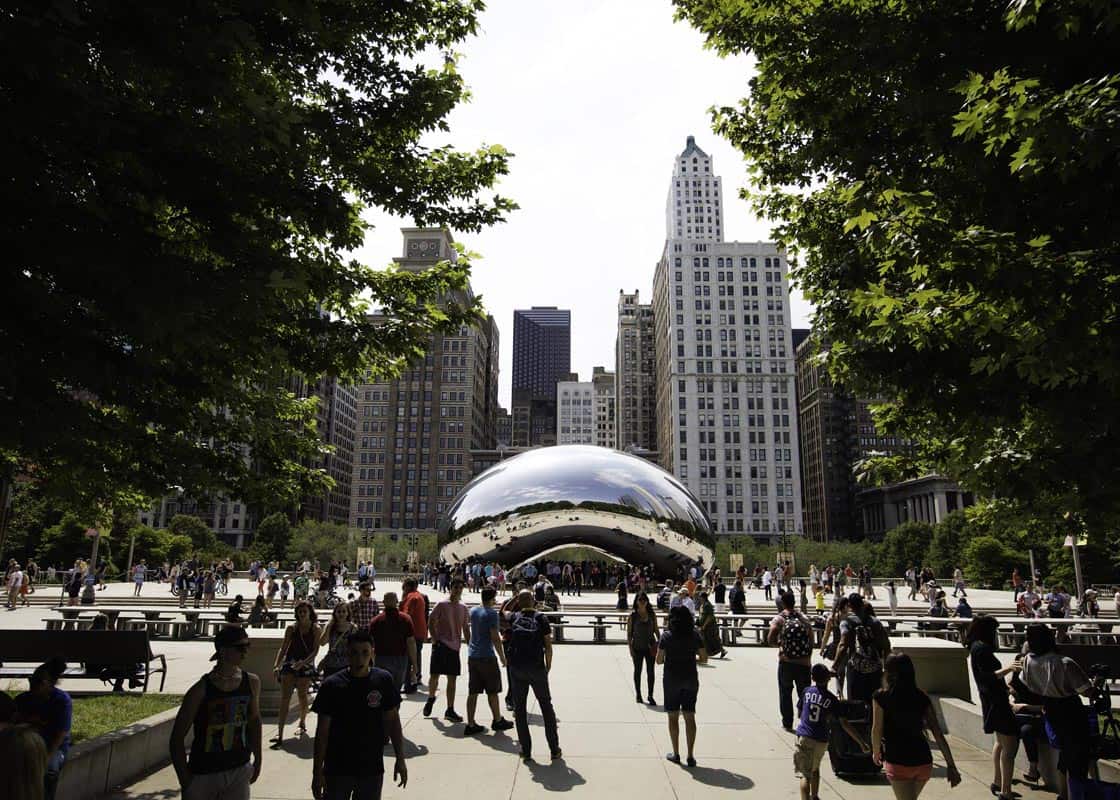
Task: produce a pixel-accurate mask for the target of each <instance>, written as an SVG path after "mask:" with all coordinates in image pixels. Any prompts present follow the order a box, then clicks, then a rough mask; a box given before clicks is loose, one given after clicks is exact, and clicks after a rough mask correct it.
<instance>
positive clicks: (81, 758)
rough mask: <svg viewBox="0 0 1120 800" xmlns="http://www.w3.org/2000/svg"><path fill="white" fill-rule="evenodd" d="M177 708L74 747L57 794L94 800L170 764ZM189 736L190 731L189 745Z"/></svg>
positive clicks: (73, 798) (70, 799) (81, 799)
mask: <svg viewBox="0 0 1120 800" xmlns="http://www.w3.org/2000/svg"><path fill="white" fill-rule="evenodd" d="M178 710H179V709H177V708H169V709H168V710H167V711H161V712H160V713H159V714H155V715H154V716H151V717H148V718H147V719H142V720H140V721H139V722H134V723H133V724H132V725H129V726H128V727H127V728H121V729H120V730H118V731H112V732H110V733H106V734H104V735H103V736H98V737H96V738H93V739H89V740H88V741H85V742H79V743H78V744H76V745H74V746H73V747H71V748H70V754H69V757H68V758H67V760H66V764H65V766H63V768H62V774H61V775H60V776H59V785H58V792H57V796H58V797H65V798H66V800H94V798H97V797H100V796H101V795H103V794H105V793H107V792H109V791H111V790H112V789H113V788H115V787H117V786H121V785H123V784H127V783H132V782H134V781H135V780H137V779H138V778H139V777H140V776H142V775H144V774H146V773H148V772H151V771H152V770H154V769H156V768H158V767H162V766H164V765H165V764H167V763H168V762H169V761H170V760H171V754H170V751H169V749H168V741H169V740H170V738H171V729H172V728H173V727H174V725H175V714H176V713H178ZM190 738H191V734H190V732H189V731H188V733H187V743H188V745H189V744H190Z"/></svg>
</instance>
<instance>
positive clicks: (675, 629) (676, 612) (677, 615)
mask: <svg viewBox="0 0 1120 800" xmlns="http://www.w3.org/2000/svg"><path fill="white" fill-rule="evenodd" d="M697 662H699V663H701V664H706V663H707V662H708V653H707V651H706V650H705V649H704V640H703V639H701V638H700V634H699V633H697V631H696V628H695V626H694V625H693V624H692V614H690V613H689V612H688V609H685V608H681V607H680V606H678V607H677V608H674V609H673V610H672V611H670V612H669V625H668V630H666V631H665V632H664V633H663V634H661V639H660V641H659V642H658V644H657V663H658V664H663V665H664V667H665V668H664V670H663V672H662V683H661V691H662V694H664V695H665V711H666V713H667V715H668V718H669V741H670V742H672V744H673V750H672V752H670V753H668V754H666V756H665V758H667V759H668V760H669V761H672V762H673V763H674V764H679V763H681V748H680V717H681V715H682V714H683V715H684V735H685V745H686V747H687V748H688V756H687V758H686V760H685V764H687V765H688V766H689V767H695V766H696V754H695V748H696V698H697V696H698V695H699V693H700V675H699V673H698V672H697V669H696V664H697Z"/></svg>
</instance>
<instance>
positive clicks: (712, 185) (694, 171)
mask: <svg viewBox="0 0 1120 800" xmlns="http://www.w3.org/2000/svg"><path fill="white" fill-rule="evenodd" d="M665 237H666V238H667V239H683V240H685V241H690V242H691V241H702V242H711V241H716V242H718V241H722V240H723V183H722V181H721V179H720V177H719V176H718V175H716V174H715V170H714V167H713V165H712V157H711V156H709V155H708V154H707V153H705V152H704V151H703V150H701V149H700V148H699V147H697V146H696V139H695V137H692V136H689V137H688V140H687V142H686V144H685V148H684V152H683V153H681V154H680V156H679V157H678V158H677V160H676V162H675V163H674V164H673V182H672V184H671V185H670V187H669V196H668V197H667V198H666V200H665Z"/></svg>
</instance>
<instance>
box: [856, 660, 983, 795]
mask: <svg viewBox="0 0 1120 800" xmlns="http://www.w3.org/2000/svg"><path fill="white" fill-rule="evenodd" d="M883 684H884V688H882V689H880V690H879V691H877V692H875V695H874V697H873V698H872V701H873V702H872V704H871V705H872V722H871V754H872V758H873V759H874V760H875V763H876V764H881V765H882V766H883V769H884V771H885V772H886V773H887V778H888V779H889V780H890V782H891V789H893V790H894V796H895V797H896V798H898V800H915V798H917V796H918V795H919V794H921V793H922V789H923V788H924V787H925V785H926V782H927V781H929V778H930V774H931V773H932V771H933V754H932V753H931V752H930V749H929V742H928V741H927V740H926V729H927V728H928V729H929V731H930V732H931V733H932V734H933V738H934V739H935V740H936V741H937V747H938V748H939V749H940V750H941V755H942V756H944V757H945V765H946V767H947V770H948V778H949V785H950V786H956V785H957V784H958V783H960V782H961V775H960V773H959V772H957V767H956V764H954V763H953V754H952V752H950V750H949V743H948V742H947V741H945V735H944V734H943V733H942V732H941V727H940V726H939V725H938V724H937V717H936V716H935V715H934V713H933V706H932V704H931V703H930V701H929V696H928V695H927V694H926V693H925V692H923V691H922V690H921V689H919V688H918V684H917V680H916V678H915V675H914V662H913V661H911V660H910V656H908V655H906V654H904V653H896V654H894V655H890V656H888V657H887V661H886V664H885V665H884V670H883Z"/></svg>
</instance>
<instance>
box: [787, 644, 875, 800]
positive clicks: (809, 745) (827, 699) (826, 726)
mask: <svg viewBox="0 0 1120 800" xmlns="http://www.w3.org/2000/svg"><path fill="white" fill-rule="evenodd" d="M833 677H835V676H834V675H833V673H832V671H831V670H830V669H829V668H828V667H827V666H826V665H824V664H814V665H813V671H812V678H813V682H812V683H811V684H809V686H807V687H805V691H804V692H802V693H801V718H800V720H799V721H798V723H797V729H796V730H795V731H794V732H795V733H796V734H797V746H796V747H795V748H794V751H793V770H794V772H795V773H796V774H797V776H798V777H799V778H800V779H801V800H810V798H814V797H817V795H818V793H819V791H820V785H821V760H822V759H823V758H824V754H825V752H826V751H827V750H828V737H829V734H831V732H832V727H831V725H830V719H829V718H830V717H837V719H838V720H839V721H840V724H841V725H842V726H843V727H844V730H845V731H847V732H848V735H849V736H851V737H852V738H853V739H854V740H855V741H856V743H857V744H858V745H859V746H860V747H861V748H862V749H863V750H864V752H869V751H870V748H869V747H868V746H867V744H866V742H864V741H863V738H862V737H861V736H860V735H859V732H858V731H857V730H856V729H855V728H853V727H852V725H851V724H850V723H849V722H848V721H847V720H846V719H844V718H843V717H838V716H837V711H838V709H839V704H840V701H839V700H838V699H837V698H836V695H834V694H833V693H832V692H830V691H829V690H828V682H829V680H830V679H831V678H833Z"/></svg>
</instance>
